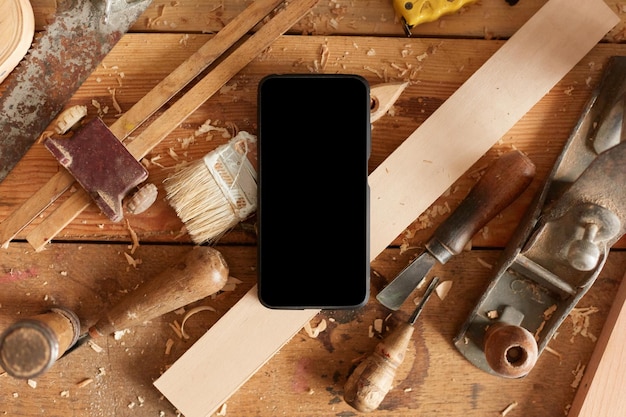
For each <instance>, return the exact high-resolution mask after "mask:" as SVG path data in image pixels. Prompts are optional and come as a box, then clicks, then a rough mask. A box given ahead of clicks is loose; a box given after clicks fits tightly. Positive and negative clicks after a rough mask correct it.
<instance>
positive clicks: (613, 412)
mask: <svg viewBox="0 0 626 417" xmlns="http://www.w3.org/2000/svg"><path fill="white" fill-rule="evenodd" d="M624 387H626V276H624V277H623V278H622V283H621V284H620V286H619V289H618V290H617V295H616V296H615V299H614V301H613V306H612V307H611V310H610V311H609V314H608V316H607V318H606V322H605V323H604V327H603V328H602V333H600V337H599V338H598V341H597V343H596V347H595V348H594V350H593V353H592V355H591V359H590V360H589V363H588V364H587V367H586V368H585V374H584V375H583V377H582V379H581V381H580V385H579V387H578V391H577V392H576V396H575V397H574V402H573V403H572V407H571V408H570V411H569V414H568V417H616V416H626V396H624Z"/></svg>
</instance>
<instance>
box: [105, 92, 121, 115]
mask: <svg viewBox="0 0 626 417" xmlns="http://www.w3.org/2000/svg"><path fill="white" fill-rule="evenodd" d="M108 90H109V94H111V100H113V107H114V108H115V110H117V114H116V116H121V115H122V113H124V111H123V110H122V107H121V106H120V103H119V102H118V101H117V97H116V96H115V95H116V94H117V90H116V89H115V88H109V89H108Z"/></svg>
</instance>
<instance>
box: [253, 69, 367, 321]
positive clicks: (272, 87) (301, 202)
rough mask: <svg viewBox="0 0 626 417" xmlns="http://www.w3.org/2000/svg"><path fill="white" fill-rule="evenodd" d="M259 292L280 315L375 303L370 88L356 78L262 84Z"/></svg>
mask: <svg viewBox="0 0 626 417" xmlns="http://www.w3.org/2000/svg"><path fill="white" fill-rule="evenodd" d="M257 98H258V170H259V172H258V207H257V226H258V230H257V232H258V258H257V261H258V291H259V299H260V301H261V303H263V304H264V305H265V306H267V307H270V308H279V309H305V308H321V309H346V308H358V307H361V306H363V305H364V304H365V303H367V300H368V298H369V273H370V266H369V264H370V260H369V186H368V182H367V177H368V159H369V155H370V149H371V147H370V141H371V134H370V132H371V126H370V108H371V103H370V92H369V84H368V83H367V81H366V80H365V79H364V78H363V77H361V76H358V75H352V74H340V75H337V74H333V75H331V74H276V75H269V76H266V77H265V78H263V79H262V80H261V82H260V83H259V86H258V97H257Z"/></svg>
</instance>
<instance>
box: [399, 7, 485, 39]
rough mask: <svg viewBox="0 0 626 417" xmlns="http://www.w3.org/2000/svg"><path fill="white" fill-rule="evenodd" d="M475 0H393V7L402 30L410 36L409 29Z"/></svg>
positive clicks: (454, 10) (452, 11)
mask: <svg viewBox="0 0 626 417" xmlns="http://www.w3.org/2000/svg"><path fill="white" fill-rule="evenodd" d="M475 1H476V0H393V8H394V9H395V11H396V13H397V14H398V15H399V16H401V17H402V20H403V22H402V23H403V24H404V31H405V32H406V34H407V36H411V29H412V28H413V27H414V26H417V25H419V24H422V23H426V22H433V21H435V20H437V19H439V18H440V17H441V16H443V15H446V14H450V13H454V12H456V11H457V10H459V9H460V8H461V7H463V6H465V5H466V4H469V3H473V2H475Z"/></svg>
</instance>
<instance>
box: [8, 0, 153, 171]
mask: <svg viewBox="0 0 626 417" xmlns="http://www.w3.org/2000/svg"><path fill="white" fill-rule="evenodd" d="M151 2H152V0H131V1H127V0H110V1H109V2H108V4H111V9H110V10H109V13H108V14H106V11H105V4H104V2H102V1H93V0H75V1H71V2H70V1H65V2H58V3H59V4H58V7H57V14H56V16H55V18H54V21H53V22H52V23H50V25H48V26H47V27H46V29H45V31H44V32H43V35H42V36H41V37H38V38H36V40H35V42H34V44H33V47H32V48H31V50H30V51H29V52H28V54H27V56H26V58H25V59H24V60H23V61H22V62H21V63H20V64H19V65H18V66H17V68H16V69H15V70H13V72H12V73H11V74H10V75H9V76H8V77H7V78H6V79H5V80H4V82H3V84H2V85H3V87H6V88H5V89H4V91H3V92H2V95H1V96H0V181H2V180H4V178H5V177H6V176H7V175H8V173H9V172H10V171H11V170H12V169H13V167H15V165H16V164H17V163H18V161H19V160H20V159H21V158H22V156H24V154H25V153H26V152H27V151H28V150H29V149H30V147H31V146H32V145H33V144H34V143H35V142H36V140H37V138H38V137H39V136H40V135H41V134H42V133H43V131H44V129H45V128H46V127H47V126H48V125H49V124H50V122H52V121H53V120H54V118H55V117H56V116H57V114H58V113H59V112H60V111H61V110H62V109H63V107H64V105H65V104H66V103H67V102H68V101H69V100H70V98H71V97H72V96H73V95H74V93H75V92H76V90H78V88H79V87H80V86H81V84H82V83H83V82H84V81H85V80H86V79H87V77H88V76H89V75H90V74H91V73H92V72H93V71H94V70H95V69H96V67H97V66H98V65H99V64H100V62H101V61H102V59H103V58H104V57H105V56H106V55H107V54H108V53H109V51H110V50H111V49H112V48H113V46H114V45H115V44H116V43H117V41H119V39H120V38H121V37H122V35H123V34H124V33H125V32H126V31H128V29H129V28H130V27H131V25H132V24H133V23H134V22H135V21H136V19H137V18H139V16H140V15H141V14H142V13H143V12H144V11H145V9H146V8H147V7H148V5H149V4H150V3H151ZM105 17H106V21H105Z"/></svg>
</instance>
